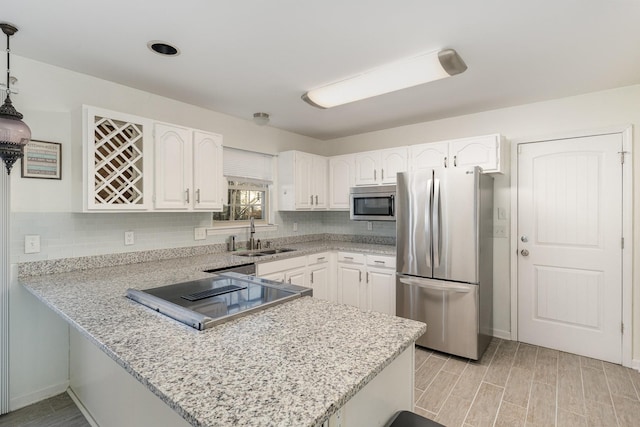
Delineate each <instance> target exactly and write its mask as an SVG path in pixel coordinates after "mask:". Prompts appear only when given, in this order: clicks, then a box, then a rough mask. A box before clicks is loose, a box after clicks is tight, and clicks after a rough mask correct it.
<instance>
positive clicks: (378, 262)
mask: <svg viewBox="0 0 640 427" xmlns="http://www.w3.org/2000/svg"><path fill="white" fill-rule="evenodd" d="M373 262H375V263H376V264H385V262H384V261H378V260H375V261H373Z"/></svg>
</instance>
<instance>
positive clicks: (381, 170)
mask: <svg viewBox="0 0 640 427" xmlns="http://www.w3.org/2000/svg"><path fill="white" fill-rule="evenodd" d="M380 172H381V173H382V178H381V179H382V180H383V181H384V169H380Z"/></svg>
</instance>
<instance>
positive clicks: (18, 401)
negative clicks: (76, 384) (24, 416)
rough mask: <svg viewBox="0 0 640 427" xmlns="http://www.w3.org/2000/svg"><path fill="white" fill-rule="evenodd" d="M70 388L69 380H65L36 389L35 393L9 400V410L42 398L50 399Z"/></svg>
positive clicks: (22, 406)
mask: <svg viewBox="0 0 640 427" xmlns="http://www.w3.org/2000/svg"><path fill="white" fill-rule="evenodd" d="M67 388H69V381H68V380H67V381H63V382H61V383H59V384H54V385H52V386H49V387H45V388H42V389H40V390H37V391H34V392H33V393H29V394H25V395H23V396H19V397H14V398H12V399H11V401H10V402H9V410H10V411H15V410H17V409H20V408H24V407H25V406H29V405H31V404H32V403H36V402H40V401H41V400H44V399H48V398H50V397H53V396H57V395H58V394H61V393H64V392H65V391H66V390H67Z"/></svg>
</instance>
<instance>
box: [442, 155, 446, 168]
mask: <svg viewBox="0 0 640 427" xmlns="http://www.w3.org/2000/svg"><path fill="white" fill-rule="evenodd" d="M442 166H444V167H445V168H446V167H447V156H445V157H444V164H443V165H442Z"/></svg>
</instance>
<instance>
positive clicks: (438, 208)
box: [432, 179, 442, 267]
mask: <svg viewBox="0 0 640 427" xmlns="http://www.w3.org/2000/svg"><path fill="white" fill-rule="evenodd" d="M440 198H441V194H440V180H439V179H434V184H433V213H432V215H433V266H434V267H440V258H441V256H440V255H441V252H442V205H441V202H442V201H441V199H440Z"/></svg>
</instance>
